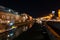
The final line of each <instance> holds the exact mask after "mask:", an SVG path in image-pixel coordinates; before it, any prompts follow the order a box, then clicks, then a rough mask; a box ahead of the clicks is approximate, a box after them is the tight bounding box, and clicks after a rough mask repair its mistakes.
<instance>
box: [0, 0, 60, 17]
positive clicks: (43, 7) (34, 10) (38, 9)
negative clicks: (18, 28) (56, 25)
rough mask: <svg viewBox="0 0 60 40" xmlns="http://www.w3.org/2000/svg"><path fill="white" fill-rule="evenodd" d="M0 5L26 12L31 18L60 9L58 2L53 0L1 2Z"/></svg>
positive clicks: (59, 2) (12, 0)
mask: <svg viewBox="0 0 60 40" xmlns="http://www.w3.org/2000/svg"><path fill="white" fill-rule="evenodd" d="M0 5H2V6H5V7H8V8H11V9H14V10H16V11H19V12H20V13H21V12H27V13H29V14H30V15H32V16H33V17H38V16H42V15H47V14H48V13H50V12H51V11H52V10H57V9H59V8H60V1H57V0H56V1H55V0H52V1H51V0H50V1H49V0H48V1H47V0H10V1H9V0H8V1H7V0H4V1H3V0H2V1H0Z"/></svg>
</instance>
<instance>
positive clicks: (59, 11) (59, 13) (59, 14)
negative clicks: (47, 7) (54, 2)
mask: <svg viewBox="0 0 60 40" xmlns="http://www.w3.org/2000/svg"><path fill="white" fill-rule="evenodd" d="M58 17H60V9H59V10H58Z"/></svg>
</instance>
